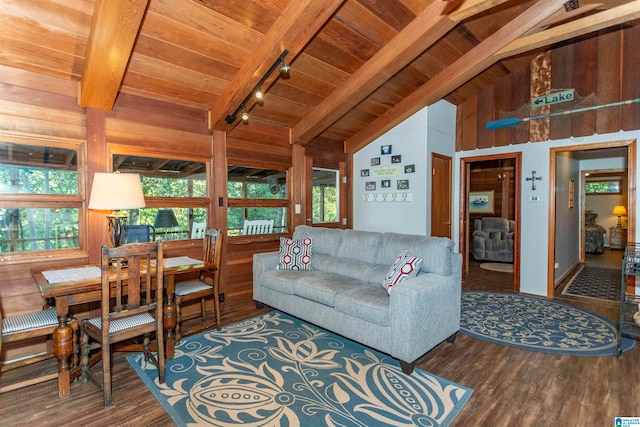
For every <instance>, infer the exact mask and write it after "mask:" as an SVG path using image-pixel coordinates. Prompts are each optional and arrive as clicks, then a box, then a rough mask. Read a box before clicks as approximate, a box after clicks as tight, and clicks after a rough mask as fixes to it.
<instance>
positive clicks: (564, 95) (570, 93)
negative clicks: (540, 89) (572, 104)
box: [531, 89, 575, 108]
mask: <svg viewBox="0 0 640 427" xmlns="http://www.w3.org/2000/svg"><path fill="white" fill-rule="evenodd" d="M574 98H575V89H568V90H563V91H561V92H554V93H550V94H548V95H544V96H538V97H537V98H533V99H532V100H531V106H532V107H533V108H540V107H544V106H545V105H552V104H560V103H561V102H567V101H573V99H574Z"/></svg>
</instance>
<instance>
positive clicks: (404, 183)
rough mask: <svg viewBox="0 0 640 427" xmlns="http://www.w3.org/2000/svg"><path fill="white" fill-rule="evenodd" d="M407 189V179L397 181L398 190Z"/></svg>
mask: <svg viewBox="0 0 640 427" xmlns="http://www.w3.org/2000/svg"><path fill="white" fill-rule="evenodd" d="M408 189H409V180H408V179H399V180H398V190H408Z"/></svg>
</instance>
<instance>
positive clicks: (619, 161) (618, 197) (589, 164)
mask: <svg viewBox="0 0 640 427" xmlns="http://www.w3.org/2000/svg"><path fill="white" fill-rule="evenodd" d="M626 168H627V158H626V157H610V158H607V159H601V160H596V159H586V160H582V161H581V162H580V170H581V171H593V170H598V169H609V170H616V169H626ZM620 176H621V177H622V178H623V182H622V186H623V188H624V191H623V194H607V195H587V196H586V198H585V209H588V210H592V211H593V212H595V213H597V214H598V218H597V219H596V224H599V225H601V226H603V227H604V228H605V230H607V234H605V235H604V244H605V246H609V238H610V236H609V228H611V227H615V226H616V225H617V223H618V217H617V216H616V215H613V214H612V213H611V212H612V211H613V208H614V206H616V205H623V206H624V207H625V208H628V207H629V206H628V205H627V203H628V202H627V193H626V188H627V186H628V184H627V179H626V176H625V174H624V173H621V174H620ZM621 219H622V226H623V227H626V226H627V217H626V216H623V217H622V218H621Z"/></svg>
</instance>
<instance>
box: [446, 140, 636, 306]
mask: <svg viewBox="0 0 640 427" xmlns="http://www.w3.org/2000/svg"><path fill="white" fill-rule="evenodd" d="M638 138H640V131H631V132H622V131H621V132H616V133H610V134H604V135H593V136H589V137H583V138H567V139H561V140H555V141H548V142H536V143H528V144H517V145H510V146H506V147H493V148H487V149H481V150H480V149H479V150H471V151H463V152H459V153H456V160H459V159H460V158H463V157H471V156H484V155H492V154H499V153H514V152H521V153H522V171H521V172H522V175H523V177H525V176H531V171H532V170H535V171H536V172H537V175H538V176H541V177H542V181H538V183H537V190H536V191H533V190H532V189H531V182H530V181H525V180H524V179H522V187H521V196H522V199H521V221H522V224H521V227H520V231H521V236H520V237H521V238H520V291H521V292H523V293H529V294H535V295H545V296H546V295H547V260H548V257H549V251H548V246H549V237H548V235H549V195H550V194H551V188H550V184H549V171H550V149H551V148H553V147H567V146H571V145H578V144H593V143H600V142H609V141H626V140H637V139H638ZM636 162H637V164H636V165H635V168H636V170H640V157H638V158H637V159H636ZM459 169H460V167H459V162H458V161H454V174H453V176H454V196H453V203H454V212H459V206H458V200H459V193H460V182H459V181H460V179H459V178H460V170H459ZM591 169H596V168H595V167H591ZM576 184H577V182H576ZM530 196H539V197H540V201H539V202H530V201H529V197H530ZM577 202H578V203H579V201H577ZM639 204H640V198H636V206H635V209H636V212H638V210H637V209H638V207H639ZM453 226H454V230H453V232H452V235H453V236H457V235H458V232H459V230H458V223H457V221H454V223H453ZM562 232H563V230H561V229H557V233H562ZM629 240H632V241H637V236H629Z"/></svg>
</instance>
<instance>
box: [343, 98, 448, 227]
mask: <svg viewBox="0 0 640 427" xmlns="http://www.w3.org/2000/svg"><path fill="white" fill-rule="evenodd" d="M455 122H456V107H455V106H454V105H452V104H450V103H448V102H446V101H440V102H438V103H436V104H434V105H432V106H430V107H427V108H424V109H422V110H420V111H419V112H417V113H416V114H414V115H413V116H411V117H410V118H408V119H407V120H405V121H404V122H402V123H401V124H399V125H398V126H396V127H395V128H393V129H392V130H390V131H389V132H387V133H386V134H384V135H382V136H381V137H380V138H378V139H377V140H375V141H374V142H372V143H371V144H369V145H367V146H366V147H364V148H362V149H361V150H360V151H358V152H357V153H355V154H354V156H353V180H352V182H353V183H354V187H353V228H354V229H356V230H368V231H392V232H396V233H407V234H420V235H429V234H430V228H431V218H430V215H431V209H430V206H431V174H430V173H429V172H430V171H431V153H433V152H435V153H439V154H443V155H446V156H449V157H453V156H454V154H455ZM384 145H391V147H392V152H391V154H388V155H382V154H381V147H382V146H384ZM395 155H400V156H402V162H401V163H395V164H392V163H391V158H392V156H395ZM376 157H379V158H380V161H381V162H380V165H379V166H372V165H371V159H372V158H376ZM406 165H415V172H414V173H405V172H404V167H405V166H406ZM384 168H396V169H397V174H396V175H390V176H376V175H375V174H376V171H378V172H379V171H382V170H384ZM364 169H368V170H369V176H367V177H363V176H361V171H362V170H364ZM382 180H390V181H391V188H381V181H382ZM398 180H409V189H408V190H398V189H397V181H398ZM367 182H375V184H376V189H375V191H367V190H365V185H366V183H367ZM365 194H366V195H368V196H369V197H373V195H377V197H378V198H379V199H382V197H383V196H386V197H387V198H388V199H390V198H391V197H392V195H394V194H395V195H396V196H397V197H401V195H402V194H410V197H411V198H412V201H409V202H365V201H363V195H365Z"/></svg>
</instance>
